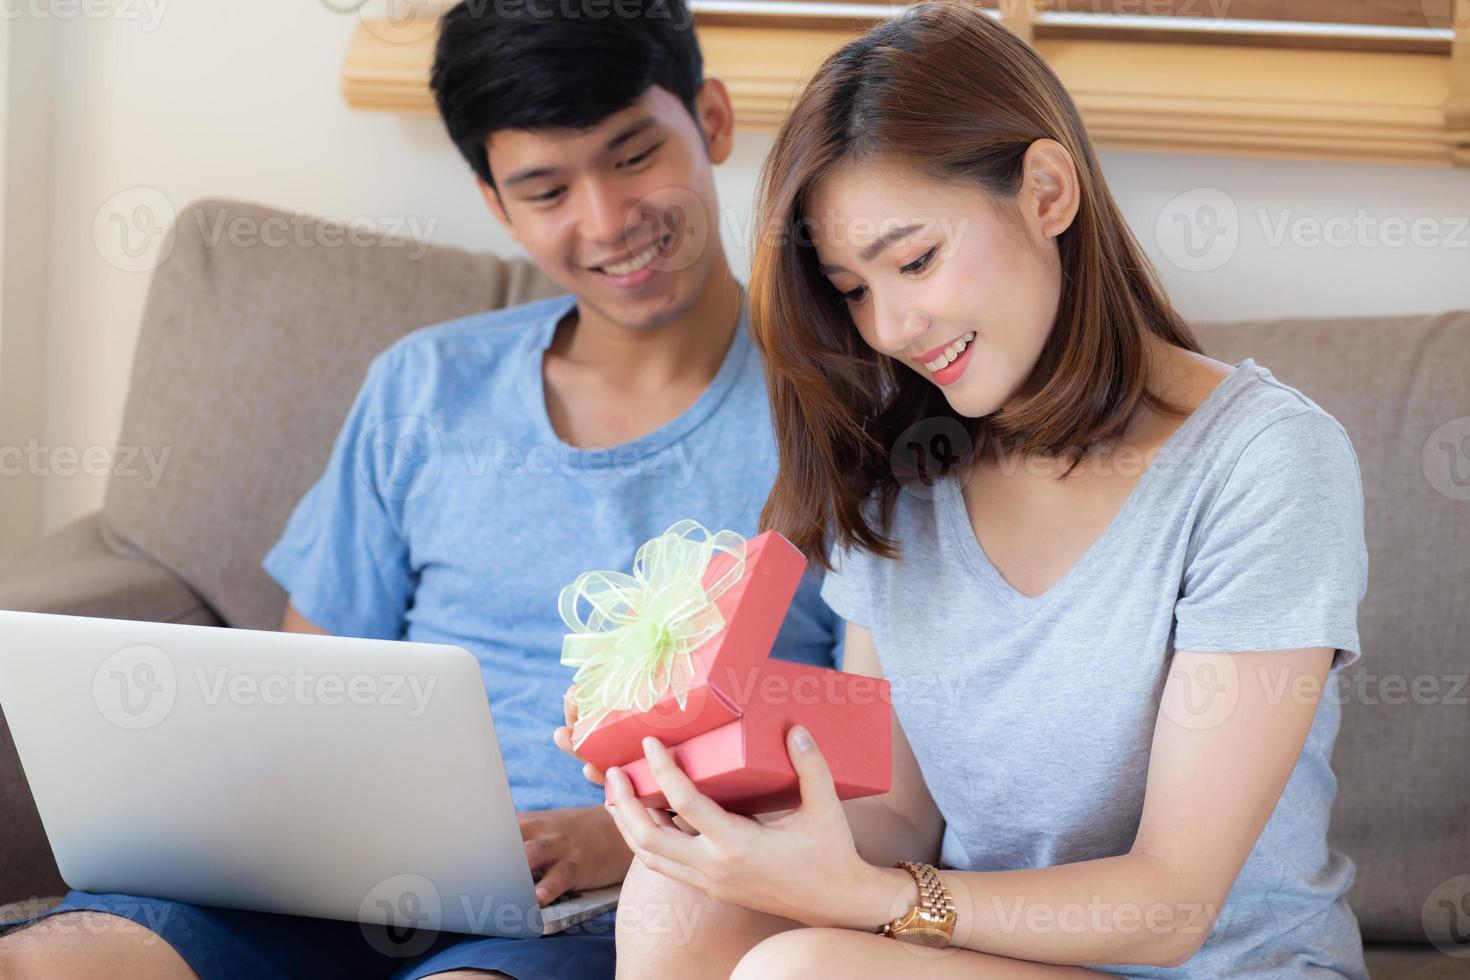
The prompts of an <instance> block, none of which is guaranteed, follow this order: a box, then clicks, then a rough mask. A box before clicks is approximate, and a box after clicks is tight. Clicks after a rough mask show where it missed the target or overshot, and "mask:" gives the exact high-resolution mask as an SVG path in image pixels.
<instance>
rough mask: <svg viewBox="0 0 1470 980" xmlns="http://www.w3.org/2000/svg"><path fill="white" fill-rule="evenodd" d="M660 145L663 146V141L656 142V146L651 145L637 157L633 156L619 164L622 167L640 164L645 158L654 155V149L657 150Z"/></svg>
mask: <svg viewBox="0 0 1470 980" xmlns="http://www.w3.org/2000/svg"><path fill="white" fill-rule="evenodd" d="M660 146H663V144H662V143H658V144H655V145H654V146H651V147H649V148H648V149H646V150H644V151H643V152H642V153H640V154H638V155H637V156H636V157H632V158H630V159H627V160H624V161H623V162H622V163H620V164H618V166H620V167H636V166H637V165H638V164H640V163H642V162H643V161H644V160H647V159H648V158H649V157H651V156H653V154H654V151H656V150H657V149H658V148H659V147H660Z"/></svg>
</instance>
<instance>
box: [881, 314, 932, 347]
mask: <svg viewBox="0 0 1470 980" xmlns="http://www.w3.org/2000/svg"><path fill="white" fill-rule="evenodd" d="M884 321H885V322H884V324H883V325H881V326H880V327H879V328H878V337H879V340H881V341H882V343H883V346H884V347H886V348H887V349H888V351H889V353H891V354H899V353H902V352H903V351H904V350H905V349H907V348H908V346H909V345H910V344H912V343H913V342H914V341H915V340H918V339H919V338H920V337H922V336H924V334H925V333H926V332H928V330H929V326H930V323H931V322H932V321H931V320H930V319H929V314H927V313H923V312H921V311H919V310H903V311H902V312H899V313H896V314H895V315H893V316H891V317H885V318H884Z"/></svg>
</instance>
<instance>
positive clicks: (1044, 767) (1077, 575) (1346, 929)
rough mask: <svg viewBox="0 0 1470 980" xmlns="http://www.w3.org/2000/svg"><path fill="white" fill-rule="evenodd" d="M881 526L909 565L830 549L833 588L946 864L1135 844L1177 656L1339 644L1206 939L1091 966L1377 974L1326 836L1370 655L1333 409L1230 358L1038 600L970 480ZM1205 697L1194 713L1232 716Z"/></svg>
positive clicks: (1354, 511) (1059, 858)
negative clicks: (999, 564)
mask: <svg viewBox="0 0 1470 980" xmlns="http://www.w3.org/2000/svg"><path fill="white" fill-rule="evenodd" d="M1083 465H1084V466H1085V465H1087V464H1086V463H1084V464H1083ZM1138 465H1139V466H1142V465H1143V460H1141V459H1140V460H1139V461H1138ZM890 530H891V532H892V534H893V535H894V537H895V538H896V540H897V541H898V542H899V544H900V547H901V548H902V555H901V557H900V558H898V559H896V560H891V561H890V560H886V559H882V558H877V557H875V556H873V555H872V554H870V553H868V552H858V551H847V550H838V551H836V552H835V553H834V559H835V560H836V566H837V567H836V570H835V571H834V572H833V573H832V574H830V575H828V576H827V578H826V581H825V584H824V586H823V588H822V595H823V597H824V598H825V599H827V601H828V603H829V604H830V605H831V606H832V608H833V610H834V611H835V612H836V613H837V614H838V615H840V616H842V617H843V618H845V619H847V620H849V621H850V622H852V623H855V624H858V625H861V626H866V627H868V628H869V629H870V630H871V631H872V634H873V638H874V642H875V645H876V647H877V651H878V657H879V660H880V662H881V664H882V667H883V672H884V674H885V676H887V677H888V679H889V680H890V681H891V682H892V684H893V699H894V708H895V711H896V712H897V715H898V718H899V721H900V723H901V724H902V725H903V728H904V732H905V734H906V735H907V736H908V739H909V741H910V743H911V744H912V746H913V749H914V753H915V755H916V757H917V758H918V761H919V765H920V767H921V769H922V770H923V773H924V778H925V781H926V782H927V783H928V786H929V790H930V792H931V793H932V794H933V797H934V800H935V802H936V803H937V804H938V806H939V809H940V811H941V812H942V813H943V814H944V818H945V822H946V826H945V831H944V842H943V849H942V863H943V865H944V866H945V867H949V868H955V869H959V870H967V871H999V870H1012V869H1018V868H1040V867H1052V866H1055V865H1060V864H1070V863H1073V862H1077V861H1087V860H1092V859H1095V858H1102V857H1109V856H1113V855H1119V854H1125V853H1127V852H1128V850H1129V849H1130V848H1131V847H1132V844H1133V840H1134V837H1135V836H1136V834H1137V831H1138V824H1139V819H1140V816H1141V814H1142V812H1143V797H1144V785H1145V781H1146V779H1147V776H1148V759H1149V750H1150V746H1151V744H1152V741H1153V731H1154V723H1155V721H1156V719H1157V716H1158V711H1159V702H1160V698H1161V695H1162V693H1163V688H1164V682H1165V680H1166V677H1167V668H1168V665H1169V661H1170V659H1171V657H1172V655H1173V652H1174V650H1175V649H1180V650H1192V651H1202V652H1218V653H1235V652H1243V651H1252V650H1285V649H1295V648H1301V647H1316V646H1324V647H1334V648H1336V650H1337V652H1336V653H1335V654H1334V657H1333V670H1332V674H1331V675H1330V677H1329V683H1328V685H1327V687H1326V689H1325V691H1324V692H1323V696H1322V700H1321V702H1320V704H1319V706H1318V709H1317V714H1316V717H1315V720H1314V721H1313V723H1312V727H1311V730H1310V733H1309V735H1308V738H1307V742H1306V746H1305V747H1304V749H1303V750H1302V754H1301V757H1300V759H1299V760H1298V761H1297V764H1296V768H1295V770H1294V771H1293V772H1292V774H1291V777H1290V780H1289V781H1288V783H1287V785H1286V789H1285V791H1284V793H1283V794H1282V797H1281V800H1280V802H1278V804H1277V805H1276V809H1275V810H1274V811H1273V812H1272V814H1271V817H1270V819H1269V821H1268V822H1267V824H1266V827H1265V829H1264V830H1263V831H1262V833H1261V836H1260V838H1259V839H1258V840H1257V842H1256V845H1255V847H1254V849H1252V851H1251V853H1250V856H1249V857H1248V858H1247V860H1246V862H1245V865H1244V867H1243V868H1242V869H1241V872H1240V876H1239V877H1238V878H1237V879H1236V881H1235V884H1234V886H1233V887H1232V889H1231V890H1230V894H1229V896H1228V897H1227V900H1226V903H1225V905H1224V907H1223V908H1222V909H1221V911H1220V915H1219V917H1218V919H1217V920H1216V923H1215V927H1214V929H1213V930H1212V931H1211V932H1210V934H1209V936H1208V938H1207V940H1206V942H1205V945H1204V946H1203V947H1202V948H1201V950H1200V951H1199V952H1198V953H1197V954H1196V955H1195V956H1194V957H1193V958H1192V959H1190V961H1189V962H1188V963H1187V964H1185V965H1184V966H1181V967H1179V968H1176V969H1168V968H1162V967H1155V966H1147V965H1142V964H1122V965H1118V964H1112V965H1109V964H1092V965H1093V966H1095V967H1096V968H1098V969H1101V970H1106V971H1107V972H1110V973H1116V974H1121V975H1123V976H1127V977H1252V978H1255V977H1283V978H1285V977H1291V978H1300V977H1304V976H1318V975H1321V976H1335V975H1338V974H1340V975H1342V976H1345V977H1351V978H1364V980H1366V977H1367V972H1366V971H1365V969H1364V966H1363V953H1362V939H1361V937H1360V935H1359V932H1358V924H1357V920H1356V918H1355V917H1354V915H1353V912H1352V910H1351V909H1350V908H1349V906H1348V903H1347V899H1346V898H1345V893H1346V892H1347V890H1348V887H1349V886H1350V885H1351V884H1352V882H1353V878H1354V875H1355V869H1354V866H1353V863H1352V861H1351V860H1350V859H1349V858H1348V857H1347V856H1346V855H1344V854H1342V853H1341V852H1339V851H1337V850H1333V849H1330V848H1329V847H1328V845H1327V826H1328V819H1329V815H1330V811H1331V807H1332V800H1333V796H1334V794H1335V793H1336V788H1337V782H1336V779H1335V777H1334V776H1333V773H1332V769H1331V767H1330V759H1331V755H1332V746H1333V742H1334V740H1335V738H1336V736H1337V730H1338V723H1339V719H1340V716H1341V704H1340V702H1341V697H1340V695H1339V694H1338V685H1337V683H1336V682H1337V680H1338V676H1337V675H1338V673H1339V671H1340V668H1342V667H1343V666H1346V665H1347V664H1350V663H1353V662H1355V661H1356V660H1357V659H1358V658H1359V657H1360V656H1361V653H1360V651H1359V649H1358V630H1357V609H1358V603H1359V602H1360V601H1361V599H1362V597H1363V594H1364V592H1365V591H1366V589H1367V581H1368V553H1367V549H1366V547H1365V545H1364V538H1363V492H1362V480H1361V474H1360V472H1359V469H1358V460H1357V455H1356V453H1355V452H1354V450H1353V448H1352V444H1351V443H1350V442H1349V440H1348V437H1347V433H1346V432H1345V431H1344V430H1343V428H1342V426H1341V425H1339V424H1338V422H1337V421H1336V420H1335V419H1334V418H1332V416H1330V415H1328V414H1327V413H1326V412H1324V411H1323V410H1322V409H1321V408H1320V407H1319V406H1318V405H1317V404H1316V403H1314V402H1312V401H1311V400H1310V399H1308V398H1307V397H1306V396H1305V395H1303V394H1302V393H1301V392H1299V391H1297V390H1296V389H1294V388H1291V387H1289V386H1287V385H1284V384H1282V383H1281V382H1280V381H1278V380H1277V379H1276V378H1275V377H1274V376H1273V375H1272V374H1271V372H1270V371H1269V370H1267V369H1266V368H1264V367H1261V366H1259V365H1258V364H1256V363H1255V361H1254V360H1252V359H1249V358H1248V359H1246V360H1244V361H1242V362H1240V363H1239V364H1237V365H1235V369H1234V371H1232V372H1231V373H1230V375H1229V376H1227V377H1226V378H1225V379H1224V380H1223V381H1221V382H1220V383H1219V385H1218V386H1217V387H1216V388H1215V390H1214V391H1212V392H1211V393H1210V395H1209V396H1208V397H1207V398H1206V399H1205V401H1204V402H1203V404H1201V405H1200V406H1199V407H1198V408H1197V409H1196V410H1195V411H1194V412H1193V413H1191V415H1190V416H1189V417H1188V418H1187V419H1185V420H1184V422H1183V423H1182V424H1181V425H1180V426H1179V428H1177V429H1176V430H1175V431H1174V433H1173V434H1172V435H1171V436H1170V437H1169V439H1168V440H1167V441H1166V442H1165V443H1164V445H1163V446H1162V447H1161V448H1160V450H1159V451H1158V453H1157V454H1156V455H1155V456H1154V457H1153V459H1152V461H1151V462H1149V464H1148V468H1147V469H1146V470H1144V472H1143V474H1142V476H1140V477H1139V480H1138V483H1137V484H1136V485H1135V487H1134V489H1133V492H1132V494H1131V496H1130V497H1129V498H1128V500H1127V502H1126V503H1125V504H1124V506H1123V508H1122V509H1121V510H1120V511H1119V513H1118V514H1117V516H1116V517H1115V518H1114V520H1113V522H1112V524H1111V525H1109V526H1108V528H1107V530H1106V531H1104V533H1103V534H1102V536H1101V537H1100V538H1099V539H1098V540H1097V541H1096V542H1095V543H1094V544H1093V546H1092V547H1091V549H1090V550H1088V551H1087V553H1086V554H1085V555H1084V556H1083V557H1082V559H1081V560H1080V561H1079V562H1078V563H1077V564H1076V565H1075V566H1073V568H1072V569H1071V570H1070V571H1069V572H1068V573H1067V575H1066V576H1065V577H1063V578H1062V579H1061V581H1059V582H1058V583H1057V584H1056V585H1055V586H1053V587H1052V588H1051V589H1049V590H1048V591H1046V592H1044V593H1042V594H1041V595H1039V596H1035V597H1027V596H1025V595H1024V594H1022V593H1021V592H1018V591H1017V590H1016V589H1014V588H1012V587H1011V586H1010V585H1009V584H1008V583H1007V582H1006V581H1005V579H1004V578H1003V577H1002V576H1001V575H1000V574H999V573H998V572H997V571H996V569H995V568H994V567H993V566H992V565H991V564H990V562H989V560H988V559H987V558H986V556H985V553H984V551H983V549H982V548H981V547H980V545H979V543H978V542H977V540H976V538H975V534H974V531H973V529H972V527H971V525H970V522H969V517H968V514H967V512H966V510H965V504H964V499H963V497H962V496H961V490H960V486H959V482H958V480H957V479H954V478H950V479H947V480H943V481H939V482H938V483H936V484H934V485H933V486H932V487H928V488H925V487H922V486H917V485H916V486H913V487H909V488H906V489H905V490H904V492H902V493H901V494H900V495H899V503H898V505H897V507H896V510H895V516H894V523H893V526H892V528H891V529H890ZM1278 683H1279V682H1278ZM1209 696H1210V692H1208V691H1204V692H1202V693H1201V700H1200V701H1199V702H1198V703H1199V705H1200V707H1201V710H1202V711H1208V710H1219V706H1218V705H1210V704H1209V703H1208V698H1209ZM1288 696H1289V695H1288ZM1191 710H1193V708H1191ZM1002 911H1003V912H1004V913H1005V914H1010V910H1002ZM1145 911H1146V910H1145ZM1067 921H1068V920H1067V919H1066V918H1064V917H1062V915H1061V914H1060V912H1059V913H1058V918H1057V922H1058V923H1059V925H1061V926H1065V925H1066V924H1067ZM1083 921H1085V922H1091V921H1093V919H1092V915H1091V913H1088V914H1087V915H1086V916H1085V917H1084V919H1083ZM1145 921H1147V920H1146V919H1145ZM1120 927H1121V924H1120ZM1332 971H1336V973H1333V972H1332Z"/></svg>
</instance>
